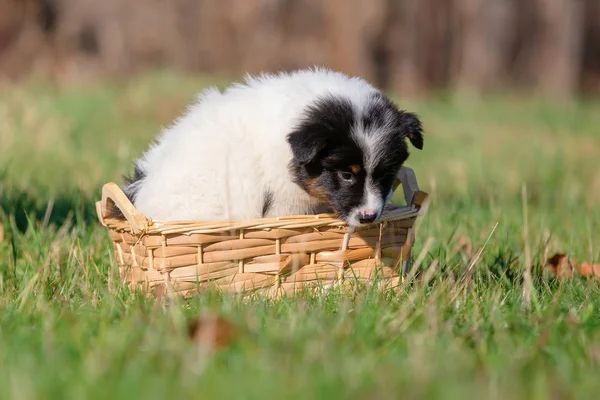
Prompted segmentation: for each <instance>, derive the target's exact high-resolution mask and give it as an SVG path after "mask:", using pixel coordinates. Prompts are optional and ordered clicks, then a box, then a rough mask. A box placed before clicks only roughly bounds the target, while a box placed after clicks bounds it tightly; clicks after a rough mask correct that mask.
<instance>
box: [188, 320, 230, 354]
mask: <svg viewBox="0 0 600 400" xmlns="http://www.w3.org/2000/svg"><path fill="white" fill-rule="evenodd" d="M188 335H189V337H190V339H191V340H192V341H193V342H194V344H195V345H196V346H198V347H199V348H201V349H204V350H212V349H221V348H224V347H227V346H229V345H231V344H232V343H233V342H234V341H236V340H237V339H238V338H239V336H240V331H239V329H238V328H237V327H236V326H235V325H234V324H232V323H231V322H229V321H228V320H226V319H225V318H223V317H221V316H218V315H216V314H204V315H202V316H200V317H199V318H196V319H194V320H193V321H190V323H189V326H188Z"/></svg>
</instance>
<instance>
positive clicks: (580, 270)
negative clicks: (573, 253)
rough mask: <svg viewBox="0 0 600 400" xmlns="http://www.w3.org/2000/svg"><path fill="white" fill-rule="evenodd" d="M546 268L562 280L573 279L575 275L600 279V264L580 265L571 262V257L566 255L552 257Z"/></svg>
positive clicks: (560, 254)
mask: <svg viewBox="0 0 600 400" xmlns="http://www.w3.org/2000/svg"><path fill="white" fill-rule="evenodd" d="M546 268H547V269H548V270H549V271H550V272H551V273H552V274H553V275H554V277H555V278H557V279H560V280H562V279H566V278H572V277H573V276H574V275H575V274H577V275H580V276H583V277H594V278H596V279H600V264H590V263H582V264H579V263H577V262H575V261H574V260H569V256H568V255H567V254H565V253H556V254H554V255H553V256H552V257H550V258H549V259H548V264H547V265H546Z"/></svg>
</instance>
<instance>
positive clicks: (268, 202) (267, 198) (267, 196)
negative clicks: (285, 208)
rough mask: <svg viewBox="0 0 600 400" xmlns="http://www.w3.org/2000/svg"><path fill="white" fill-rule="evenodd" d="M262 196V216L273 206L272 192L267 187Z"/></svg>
mask: <svg viewBox="0 0 600 400" xmlns="http://www.w3.org/2000/svg"><path fill="white" fill-rule="evenodd" d="M263 196H264V198H263V207H262V216H263V218H264V217H265V216H266V215H267V213H268V212H269V210H270V209H271V207H272V206H273V192H271V191H270V190H268V189H267V191H266V192H265V193H264V195H263Z"/></svg>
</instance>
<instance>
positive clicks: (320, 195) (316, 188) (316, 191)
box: [306, 179, 329, 203]
mask: <svg viewBox="0 0 600 400" xmlns="http://www.w3.org/2000/svg"><path fill="white" fill-rule="evenodd" d="M306 191H307V192H308V194H310V195H311V196H313V197H315V198H317V199H319V200H321V201H323V202H325V203H329V198H328V196H327V192H325V189H323V187H322V186H321V185H319V183H318V182H317V180H316V179H307V180H306Z"/></svg>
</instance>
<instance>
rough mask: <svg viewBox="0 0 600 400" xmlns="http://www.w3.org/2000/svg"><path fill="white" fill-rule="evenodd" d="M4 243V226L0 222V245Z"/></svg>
mask: <svg viewBox="0 0 600 400" xmlns="http://www.w3.org/2000/svg"><path fill="white" fill-rule="evenodd" d="M3 241H4V225H2V222H0V243H2V242H3Z"/></svg>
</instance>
